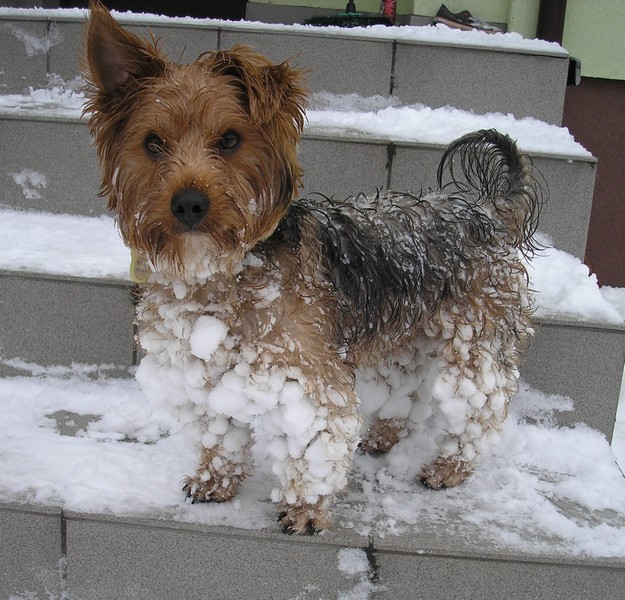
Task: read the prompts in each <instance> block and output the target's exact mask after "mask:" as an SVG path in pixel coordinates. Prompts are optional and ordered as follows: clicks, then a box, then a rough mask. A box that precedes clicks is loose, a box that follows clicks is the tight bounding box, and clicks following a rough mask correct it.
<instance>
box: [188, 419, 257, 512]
mask: <svg viewBox="0 0 625 600" xmlns="http://www.w3.org/2000/svg"><path fill="white" fill-rule="evenodd" d="M250 443H251V436H250V430H249V428H248V426H247V425H245V424H243V423H240V422H238V421H236V420H235V419H231V418H227V417H224V416H221V415H214V416H213V418H211V419H210V420H209V422H208V427H207V431H206V432H205V433H204V434H203V435H202V451H201V455H200V464H199V466H198V468H197V471H196V474H195V475H194V476H193V477H187V478H186V479H185V482H184V486H183V491H184V492H185V493H186V494H187V498H191V500H192V502H194V503H195V502H225V501H227V500H230V499H231V498H232V497H233V496H235V495H236V493H237V492H238V491H239V487H240V485H241V482H242V481H243V480H244V479H245V477H246V476H247V473H248V471H249V468H250V464H251V458H250V451H249V448H250Z"/></svg>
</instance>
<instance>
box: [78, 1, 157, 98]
mask: <svg viewBox="0 0 625 600" xmlns="http://www.w3.org/2000/svg"><path fill="white" fill-rule="evenodd" d="M89 9H90V17H89V20H88V22H87V36H86V41H85V56H84V57H83V64H82V71H83V75H84V77H85V79H86V80H87V81H88V82H90V83H91V84H92V85H93V86H95V88H96V89H97V90H99V91H100V92H101V93H103V94H104V95H105V96H106V97H108V98H116V97H123V96H124V95H125V94H126V92H127V90H128V87H129V86H131V85H133V84H134V83H135V82H136V81H138V80H141V79H143V78H146V77H157V76H158V75H160V74H161V73H162V72H163V70H164V68H165V59H164V58H163V56H161V54H160V52H159V50H158V47H157V45H156V43H155V42H154V43H149V42H147V41H145V40H142V39H141V38H139V37H137V36H136V35H133V34H132V33H130V32H128V31H126V30H125V29H123V28H122V27H121V26H120V25H119V24H118V23H117V21H116V20H115V19H114V18H113V17H112V16H111V13H110V12H109V11H108V10H107V9H106V8H105V7H104V6H103V5H102V4H101V3H100V2H98V1H93V0H92V1H91V2H90V3H89Z"/></svg>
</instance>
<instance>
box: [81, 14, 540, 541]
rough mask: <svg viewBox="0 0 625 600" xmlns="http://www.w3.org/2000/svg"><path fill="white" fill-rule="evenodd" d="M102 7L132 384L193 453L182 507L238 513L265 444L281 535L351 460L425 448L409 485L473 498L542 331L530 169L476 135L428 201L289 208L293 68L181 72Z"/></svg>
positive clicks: (449, 161)
mask: <svg viewBox="0 0 625 600" xmlns="http://www.w3.org/2000/svg"><path fill="white" fill-rule="evenodd" d="M90 9H91V13H90V17H89V19H88V22H87V27H86V32H87V33H86V43H85V48H86V50H85V58H84V60H83V76H84V78H85V80H86V93H87V98H88V101H87V105H86V108H85V112H86V113H87V114H88V115H89V127H90V131H91V134H92V136H93V138H94V140H95V142H94V143H95V146H96V149H97V152H98V156H99V160H100V162H101V168H102V189H101V194H102V195H105V196H107V197H108V206H109V208H110V210H111V211H113V213H114V214H115V215H116V219H117V222H118V225H119V229H120V232H121V235H122V237H123V239H124V241H125V243H126V244H127V245H128V246H129V247H130V248H131V249H132V250H133V253H135V254H136V255H137V256H139V257H141V258H142V259H143V260H144V261H145V263H146V264H147V266H148V278H147V281H146V282H145V284H144V285H143V286H142V289H141V293H140V299H139V301H138V306H137V321H138V325H139V333H138V342H139V344H140V346H141V348H142V349H143V351H144V352H145V353H146V354H145V357H144V358H143V360H142V361H141V364H140V366H139V368H138V371H137V378H138V379H139V381H140V382H141V384H142V386H143V388H144V390H145V392H146V394H147V395H148V396H149V397H151V398H152V399H153V401H155V402H157V403H161V404H162V405H163V406H167V407H168V409H169V410H171V411H173V414H174V415H175V417H176V419H177V420H178V422H179V423H181V424H182V426H183V427H184V430H185V431H186V432H187V434H188V439H190V440H191V441H192V442H193V443H194V444H195V445H196V446H197V448H198V455H199V464H198V467H197V472H196V473H195V474H193V475H191V476H189V477H187V479H186V480H184V488H183V490H184V493H185V494H186V495H187V498H188V499H190V500H191V501H193V502H223V501H227V500H230V499H231V498H232V497H233V496H234V495H235V494H236V493H237V491H238V489H239V488H240V486H241V483H242V482H243V480H244V479H245V477H246V475H248V473H249V472H250V469H251V466H252V465H251V458H250V457H251V453H250V447H251V444H252V441H253V439H254V436H256V437H257V439H258V436H259V435H260V433H259V432H262V436H261V438H260V439H263V440H265V443H264V446H265V449H266V452H267V454H268V455H269V456H270V457H271V459H272V461H273V473H274V474H275V476H276V477H277V479H278V481H279V485H278V486H277V487H276V488H275V489H274V490H273V491H272V500H273V501H274V502H276V503H278V504H279V511H278V512H279V517H278V521H279V523H280V524H281V526H282V528H283V530H284V531H285V532H288V533H297V534H302V533H313V532H316V531H319V530H321V529H324V528H327V527H329V526H330V507H331V503H332V499H333V498H334V497H335V496H336V494H337V493H338V492H339V491H341V490H342V489H343V488H344V487H345V485H346V483H347V475H348V471H349V465H350V461H351V460H352V458H353V455H354V453H355V452H356V451H357V449H358V446H360V449H361V451H363V452H368V453H374V454H375V453H383V452H388V451H389V450H391V448H392V447H393V446H394V445H395V444H397V443H398V442H400V441H402V440H404V438H408V437H410V436H411V435H412V434H414V433H415V432H421V433H422V432H427V434H428V435H430V434H431V436H432V443H433V444H434V454H433V456H432V459H431V461H430V462H429V463H427V464H424V465H423V466H422V468H421V471H420V476H419V479H420V480H421V481H422V482H423V483H425V484H426V485H427V486H429V487H431V488H444V487H449V486H455V485H457V484H459V483H461V482H462V481H463V480H464V479H465V478H466V477H467V476H468V475H470V474H471V473H472V472H473V470H474V468H475V466H476V464H477V463H478V461H479V459H480V458H481V457H482V456H484V454H485V453H487V451H488V447H489V445H490V444H491V443H492V441H493V440H494V439H496V437H497V434H498V432H499V431H500V428H501V425H502V422H503V421H504V419H505V417H506V412H507V406H508V402H509V400H510V398H511V397H512V396H513V395H514V394H515V392H516V391H517V387H518V379H519V363H520V360H521V356H522V354H523V351H524V349H525V348H526V346H527V344H528V340H529V338H530V336H531V335H532V333H533V329H532V322H531V313H532V298H531V294H530V292H529V291H528V282H527V273H526V271H525V269H524V266H523V262H522V257H523V255H530V254H531V253H532V252H533V251H534V249H535V246H534V245H533V241H532V236H533V233H534V232H535V229H536V225H537V219H538V213H539V209H540V205H541V201H542V200H541V194H540V187H539V186H538V184H537V183H536V178H535V176H534V175H533V173H532V166H531V161H530V160H529V158H527V157H526V156H524V155H522V154H520V153H519V151H518V149H517V147H516V145H515V144H514V142H513V141H512V140H511V139H510V138H508V137H507V136H505V135H502V134H500V133H498V132H496V131H492V130H490V131H487V130H484V131H479V132H476V133H473V134H469V135H466V136H464V137H462V138H460V139H459V140H457V141H455V142H453V143H452V144H451V145H450V147H449V148H448V149H447V151H446V152H445V154H444V156H443V158H442V161H441V163H440V167H439V170H438V182H439V188H440V189H439V190H437V191H430V192H427V193H424V194H421V195H418V196H415V195H411V194H402V193H395V192H391V191H388V192H384V193H380V192H378V193H377V194H376V195H374V196H373V197H365V196H359V197H357V198H350V199H347V200H345V201H337V200H334V199H331V198H326V197H322V196H312V197H310V198H303V199H297V197H298V196H297V194H298V189H299V188H300V186H301V180H302V169H301V166H300V165H299V163H298V158H297V148H298V144H299V142H300V137H301V133H302V129H303V126H304V121H305V111H306V106H307V97H308V91H307V89H306V84H305V73H304V72H303V71H302V70H300V69H298V68H294V67H292V66H290V65H289V64H288V63H282V64H273V63H272V62H270V61H269V60H268V59H266V58H265V57H263V56H261V55H260V54H258V53H256V52H255V51H254V50H252V49H250V48H248V47H244V46H235V47H234V48H233V49H232V50H230V51H217V52H209V53H205V54H203V55H201V56H200V57H199V58H198V59H197V60H195V61H194V62H192V63H190V64H187V65H180V64H176V63H174V62H171V61H169V60H168V59H166V58H165V56H164V55H163V54H162V52H161V50H160V49H159V47H158V43H157V42H156V41H155V40H154V39H153V38H152V39H143V38H140V37H137V36H135V35H133V34H131V33H130V32H128V31H126V30H124V29H123V28H122V27H121V26H120V25H119V24H118V23H117V22H116V20H115V19H114V18H113V17H112V16H111V15H110V13H109V12H108V11H107V9H105V8H104V7H103V6H102V5H101V4H100V3H99V2H92V3H91V5H90ZM445 177H450V181H449V182H447V183H443V180H444V178H445ZM403 445H404V446H405V445H406V443H403Z"/></svg>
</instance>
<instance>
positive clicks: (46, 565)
mask: <svg viewBox="0 0 625 600" xmlns="http://www.w3.org/2000/svg"><path fill="white" fill-rule="evenodd" d="M0 524H1V525H2V527H3V531H4V532H6V533H7V537H6V540H7V543H5V544H2V545H1V546H0V561H1V562H2V565H3V567H4V574H5V577H4V578H3V579H2V581H0V594H1V595H2V597H12V596H13V594H15V593H16V592H23V591H24V590H28V591H29V592H30V593H31V594H38V595H37V597H39V595H41V597H47V596H48V595H50V594H51V593H52V594H54V597H65V594H67V593H70V594H71V597H77V598H89V599H92V600H96V599H98V598H102V599H106V600H108V599H110V598H119V599H120V600H122V599H131V598H137V597H141V598H151V599H153V600H160V599H163V600H171V599H172V598H185V599H186V600H205V599H206V598H209V597H210V598H220V599H222V600H257V599H258V598H296V597H297V598H300V597H302V598H303V597H305V598H306V599H310V600H316V599H321V598H336V597H338V596H339V595H341V594H347V593H349V592H350V591H351V592H352V593H354V592H356V591H357V590H358V589H359V586H360V594H358V595H357V597H359V598H360V597H363V598H364V597H367V598H368V597H370V595H369V593H366V592H365V591H364V590H365V589H367V587H368V586H369V585H371V584H374V585H375V588H376V591H375V594H374V596H371V597H375V598H380V599H381V600H382V599H388V600H391V599H392V600H414V599H415V598H417V597H418V598H432V599H433V600H437V599H440V600H446V599H448V598H492V597H494V596H493V594H492V589H493V588H492V585H493V581H497V597H502V598H504V597H505V598H509V599H510V600H524V599H526V598H550V599H553V600H565V599H566V600H570V599H572V598H586V597H588V594H587V593H586V590H592V593H591V594H590V595H591V596H592V597H596V598H617V597H620V595H619V594H620V593H621V591H622V589H623V586H625V571H624V569H623V566H622V563H620V562H617V561H601V560H596V559H589V560H586V561H576V560H570V561H567V560H557V559H555V560H554V559H551V560H548V561H547V560H545V558H544V557H542V558H539V559H536V558H533V557H529V558H526V559H521V560H518V559H517V560H514V558H516V557H508V556H504V555H502V554H500V555H499V556H498V557H496V558H493V557H491V556H484V555H481V554H480V552H479V551H477V552H474V553H473V554H472V555H463V554H462V553H458V554H453V553H449V554H445V553H444V554H441V553H432V552H431V551H429V550H428V549H423V550H420V551H416V552H415V551H414V550H413V551H412V552H396V551H393V550H391V551H386V550H385V549H384V546H385V545H390V546H392V543H393V540H394V538H386V539H384V538H382V539H375V540H373V544H372V545H371V546H370V545H369V540H368V539H367V538H364V537H359V536H357V535H355V534H353V533H352V532H350V531H349V530H342V531H338V532H337V533H336V534H335V533H330V534H329V535H328V534H327V533H326V535H324V536H323V537H315V538H293V537H286V536H281V535H280V534H279V533H277V532H276V533H268V532H260V533H255V532H249V531H242V530H235V529H231V528H215V527H213V528H211V527H205V526H201V525H197V526H194V525H188V526H186V525H182V526H181V525H176V524H172V523H169V522H167V521H158V522H156V521H148V520H141V519H119V518H115V517H96V518H93V517H91V516H88V515H81V514H73V513H61V512H60V511H59V510H56V511H55V510H54V509H50V508H47V509H43V508H38V507H28V506H24V507H21V506H17V505H11V504H5V505H2V506H0ZM34 540H36V542H33V541H34ZM378 542H379V544H380V546H381V547H380V546H378ZM346 548H354V549H359V550H360V551H361V552H364V549H367V550H366V551H367V556H368V558H369V564H370V565H371V571H370V573H369V575H366V574H364V573H363V574H360V573H357V574H355V575H350V574H349V573H347V572H345V571H341V570H340V569H339V564H340V563H339V557H340V554H341V552H343V551H344V550H345V549H346ZM63 549H65V554H63ZM363 586H365V587H363ZM417 590H418V591H417ZM580 590H583V592H582V593H581V594H580ZM368 591H369V592H370V591H372V587H369V588H368ZM365 593H366V596H365V595H364V594H365ZM415 594H417V595H415ZM29 597H30V596H29ZM341 597H343V596H341ZM344 597H347V596H346V595H345V596H344ZM350 597H356V595H354V596H350Z"/></svg>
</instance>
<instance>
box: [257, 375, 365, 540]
mask: <svg viewBox="0 0 625 600" xmlns="http://www.w3.org/2000/svg"><path fill="white" fill-rule="evenodd" d="M306 388H307V389H306V390H305V388H304V386H302V385H301V384H300V383H299V382H296V381H291V382H288V383H287V384H286V385H285V387H284V389H283V390H282V392H281V393H280V400H279V404H278V406H277V407H276V408H275V409H274V410H273V411H272V412H271V413H269V414H268V415H267V417H268V419H267V421H268V423H267V425H266V427H267V430H268V431H270V433H272V434H273V438H272V439H271V440H270V441H269V443H268V444H267V449H268V451H269V453H270V454H271V455H272V457H273V458H274V465H273V470H274V473H275V474H276V475H277V476H278V477H279V481H280V487H279V488H277V489H275V490H274V491H273V493H272V499H273V501H274V502H278V503H279V504H280V506H281V512H280V516H279V521H280V523H281V525H282V527H283V529H284V531H285V532H287V533H298V534H302V533H309V534H310V533H314V532H316V531H319V530H321V529H325V528H327V527H328V526H329V524H330V518H329V514H328V510H329V505H330V503H331V502H332V500H333V498H334V495H335V494H336V493H337V492H338V491H340V490H341V489H343V488H344V487H345V485H346V483H347V472H348V469H349V464H350V462H351V458H352V455H353V452H354V450H355V447H356V443H357V436H358V430H359V428H360V419H359V417H358V400H357V398H356V396H355V394H354V392H353V389H350V386H345V387H341V388H340V389H339V388H338V387H334V386H330V385H325V384H322V383H318V384H315V385H313V386H308V385H306Z"/></svg>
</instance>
